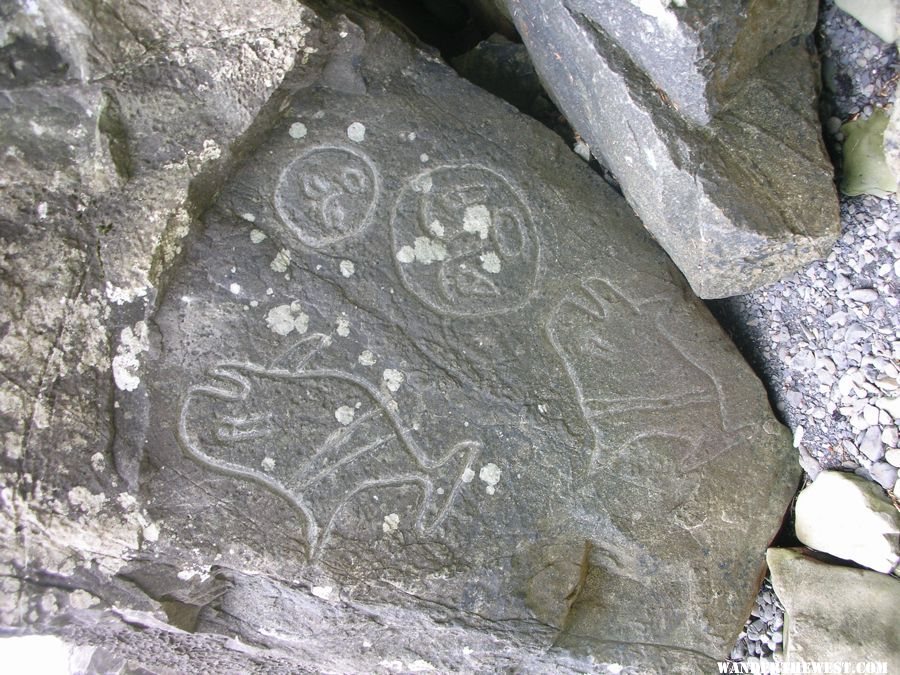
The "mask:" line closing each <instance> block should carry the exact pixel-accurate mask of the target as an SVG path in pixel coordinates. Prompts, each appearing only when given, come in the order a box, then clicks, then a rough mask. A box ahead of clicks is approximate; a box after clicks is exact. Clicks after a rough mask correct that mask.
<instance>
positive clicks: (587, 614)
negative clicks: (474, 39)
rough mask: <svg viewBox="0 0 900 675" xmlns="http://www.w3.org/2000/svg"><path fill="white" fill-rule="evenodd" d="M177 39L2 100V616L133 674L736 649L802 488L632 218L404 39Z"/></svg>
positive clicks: (312, 28) (313, 31)
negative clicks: (104, 69)
mask: <svg viewBox="0 0 900 675" xmlns="http://www.w3.org/2000/svg"><path fill="white" fill-rule="evenodd" d="M279 8H280V9H279ZM120 9H121V11H122V12H124V13H125V14H124V15H126V16H127V15H128V14H127V11H126V8H124V7H123V8H120ZM151 9H152V11H150V12H149V14H148V15H147V16H145V17H142V18H141V19H140V20H135V22H133V23H128V24H127V26H128V30H127V31H124V32H123V33H122V34H121V35H119V37H118V38H117V39H115V40H111V43H110V44H113V45H121V44H123V43H125V42H127V39H128V36H131V35H136V36H139V37H140V36H143V35H145V34H148V35H153V36H156V37H155V38H154V39H153V40H149V39H147V40H145V39H144V38H143V37H142V38H141V40H139V44H141V45H145V46H146V49H147V53H146V54H144V53H141V54H140V55H139V57H138V58H136V60H135V61H134V62H133V63H132V62H124V63H123V64H122V67H121V68H120V69H113V70H112V71H110V74H109V75H108V77H107V78H106V79H104V84H103V88H102V89H100V90H99V91H98V90H97V89H96V88H95V85H92V84H89V83H86V82H85V81H81V80H78V79H75V80H71V79H69V80H66V82H65V83H64V84H60V83H59V82H57V81H56V80H55V79H53V78H55V77H56V74H55V73H56V70H53V73H52V77H49V76H48V79H46V80H44V81H41V80H40V79H37V80H31V81H30V82H29V84H27V85H25V86H23V87H18V88H13V89H11V90H9V91H8V92H7V93H6V96H7V99H8V100H13V101H14V102H15V106H12V107H9V108H7V109H6V110H5V111H4V113H3V114H4V118H3V121H4V126H3V127H2V128H3V129H4V133H8V134H9V136H7V137H5V138H4V147H5V148H6V149H5V150H4V151H5V155H4V157H5V158H6V161H7V162H8V164H7V165H6V166H5V167H4V174H3V177H4V181H5V187H6V189H7V194H8V195H9V199H8V200H6V201H5V202H4V207H3V208H5V211H4V212H3V218H4V220H3V237H4V247H5V250H6V254H5V256H4V258H3V261H2V265H3V268H2V270H3V274H2V275H0V280H2V282H3V283H4V284H5V287H4V288H3V293H2V294H0V302H2V303H3V305H2V306H3V315H4V316H8V317H9V320H8V321H7V323H6V325H5V331H6V332H5V333H4V335H3V339H2V343H0V344H2V349H3V352H2V353H3V374H4V378H3V379H2V381H0V387H2V395H3V398H2V402H3V417H2V418H0V419H2V422H3V425H4V426H3V432H4V442H5V445H4V450H5V455H4V457H3V458H2V462H3V473H4V484H5V485H6V486H7V487H5V488H4V489H3V490H2V491H0V500H2V501H0V503H2V507H3V508H2V518H0V527H2V530H3V539H2V546H3V560H4V561H8V562H6V563H4V569H3V576H2V588H3V591H4V593H3V597H4V603H3V605H2V606H0V612H2V613H0V618H2V622H3V624H5V625H7V626H10V627H13V628H15V629H16V630H18V631H22V632H41V633H53V634H55V635H57V636H60V637H61V638H63V639H65V640H66V641H68V642H70V643H73V644H78V645H82V646H85V647H87V648H90V649H94V652H92V656H91V659H96V662H95V663H94V665H93V667H94V669H95V670H101V671H104V672H106V671H110V670H112V671H115V670H116V669H119V670H122V669H125V668H130V669H132V670H133V669H140V668H151V669H169V670H173V671H176V672H237V671H240V672H273V671H294V672H302V671H303V670H304V669H305V668H308V669H311V670H313V671H322V670H332V671H338V672H348V671H350V672H359V671H372V672H379V671H389V670H395V671H396V670H400V671H404V670H406V671H419V672H424V671H425V670H428V669H429V668H434V669H437V670H440V671H449V670H473V671H477V670H490V671H496V670H504V669H518V670H526V671H528V670H530V671H537V672H540V671H547V670H551V669H552V670H556V671H559V672H566V670H567V669H571V670H573V671H576V672H577V671H580V672H584V670H586V669H588V668H591V667H595V665H592V664H597V663H606V664H610V667H611V668H613V670H615V666H614V664H619V665H621V664H625V665H632V666H635V667H636V668H639V669H643V670H647V671H651V672H667V673H672V672H682V673H693V672H700V671H704V670H708V669H709V668H710V666H711V665H712V663H713V661H714V660H716V659H718V658H721V657H722V656H723V655H725V654H727V652H728V651H729V649H730V647H731V645H732V643H733V640H734V637H735V636H736V635H737V633H738V631H739V629H740V627H741V625H742V623H743V621H744V619H745V618H746V617H745V613H746V612H745V611H744V608H745V607H747V606H749V604H750V601H751V600H752V597H753V595H754V593H755V592H756V589H757V580H758V575H759V573H760V570H761V565H762V558H763V554H764V551H765V547H766V545H767V543H768V541H769V540H770V539H771V537H772V536H773V534H774V532H775V531H776V530H777V528H778V527H779V524H780V521H781V517H782V514H783V511H784V508H785V507H786V506H787V504H788V502H789V499H790V496H791V494H792V492H793V487H794V485H795V484H796V480H797V473H798V468H797V467H796V465H795V464H794V462H793V461H792V459H791V450H790V443H789V438H788V434H787V433H786V431H785V430H784V429H783V428H782V427H781V426H780V425H778V424H777V422H776V421H775V420H774V418H773V417H772V414H771V412H770V410H769V407H768V403H767V400H766V395H765V392H764V390H763V388H762V386H761V385H760V383H759V382H758V381H757V380H756V379H755V377H754V376H753V374H752V372H751V371H750V370H749V368H748V367H747V365H746V364H745V363H744V362H743V361H742V359H741V358H740V356H739V355H738V353H737V352H736V350H735V349H734V348H733V347H732V346H731V344H730V343H729V342H728V340H727V338H726V337H725V336H724V335H723V334H722V332H721V330H720V329H719V328H718V326H717V325H716V323H715V321H714V320H713V319H712V317H711V316H710V315H709V313H708V312H707V311H706V310H705V308H704V307H703V305H702V304H701V303H700V302H699V301H698V300H697V299H696V297H694V296H693V295H692V294H691V292H690V290H689V289H688V287H687V285H686V283H685V282H684V280H683V278H682V277H681V275H680V274H679V273H678V271H677V270H676V269H675V268H674V266H672V265H671V263H670V262H669V261H668V259H667V257H666V256H665V254H664V253H663V252H662V251H661V250H660V249H659V248H658V247H657V246H656V245H655V244H654V243H653V242H652V240H651V239H650V238H649V236H648V235H647V234H646V233H645V232H644V231H643V230H642V228H641V227H640V223H639V222H638V220H637V219H636V218H635V217H634V215H633V214H632V213H631V212H630V210H629V209H628V207H627V205H626V204H625V202H624V200H622V199H621V198H620V197H618V196H617V195H616V194H615V193H614V192H613V191H612V190H611V189H609V188H608V187H606V186H605V184H603V183H602V182H601V181H600V180H599V179H598V178H597V177H596V176H595V175H593V174H592V173H590V172H589V171H588V170H587V169H586V168H585V167H584V165H583V163H582V162H581V161H580V160H578V159H577V158H576V157H574V156H573V155H572V154H571V153H570V152H569V151H568V149H567V148H566V147H565V146H564V145H563V144H562V143H561V142H560V141H559V139H557V138H556V137H555V136H554V135H552V134H551V133H549V132H548V131H547V130H546V129H544V128H543V127H541V126H540V125H539V124H537V123H535V122H533V121H531V120H529V119H527V118H524V117H522V116H520V115H518V114H517V113H515V112H514V111H513V110H512V109H511V108H510V107H509V106H507V105H504V104H501V103H499V102H498V101H497V100H496V99H494V98H493V97H491V96H489V95H487V94H485V93H483V92H481V91H480V90H478V89H477V88H475V87H473V86H472V85H470V84H467V83H465V82H463V81H462V80H460V79H459V78H458V77H457V76H456V75H455V74H454V73H453V72H452V71H451V70H450V69H449V68H448V67H447V66H445V65H444V64H442V63H440V62H439V61H438V60H437V59H435V58H434V57H433V56H431V55H429V54H428V53H425V52H422V51H419V50H418V49H416V48H415V47H414V46H412V45H411V44H410V43H409V42H408V41H407V40H406V39H404V38H401V37H399V36H398V35H397V34H396V33H394V32H391V31H389V30H387V29H385V28H384V27H383V26H382V25H380V24H378V23H377V22H374V21H372V20H371V19H365V18H363V17H357V18H355V19H354V20H349V19H345V18H333V19H325V18H321V17H319V16H317V15H315V14H313V13H312V12H310V11H309V10H308V9H306V8H302V7H301V6H295V5H284V6H282V5H268V4H265V5H263V6H261V8H260V9H259V10H258V11H259V12H261V13H262V14H261V15H262V16H269V17H270V18H271V24H269V25H268V27H267V28H264V29H262V28H261V29H260V30H261V31H262V32H263V33H264V34H265V36H266V38H265V40H263V38H261V37H259V36H258V35H257V34H255V33H254V34H253V35H252V36H249V35H247V34H245V33H242V32H241V31H240V26H241V25H244V23H243V22H245V21H248V20H249V19H248V18H247V17H240V16H238V15H239V14H240V12H241V11H242V10H241V9H240V8H239V7H238V6H231V5H218V4H216V5H213V4H209V5H204V4H199V3H198V4H195V5H193V9H192V10H191V11H192V12H194V13H195V14H194V15H195V16H196V17H198V18H199V17H202V16H203V15H205V14H209V15H210V16H209V18H210V19H212V17H213V15H215V16H216V17H219V18H222V21H224V22H225V23H224V24H217V25H218V26H219V27H220V29H221V31H222V33H221V34H217V36H216V37H217V39H216V40H211V39H210V36H209V35H206V34H203V33H202V32H199V33H197V34H196V35H195V34H194V32H192V31H193V30H194V29H196V30H198V31H199V30H200V26H199V23H198V22H195V23H194V24H193V28H192V29H190V30H187V29H186V32H185V33H184V34H181V33H178V34H177V35H174V34H173V33H171V32H167V28H166V27H169V28H172V30H175V28H177V27H179V26H183V25H191V22H190V21H187V24H185V23H183V22H180V21H174V20H173V22H172V23H171V25H170V23H168V22H169V20H170V19H169V17H171V16H174V13H175V7H174V6H170V5H168V4H166V3H159V5H157V6H155V7H154V8H151ZM295 9H296V13H295ZM254 11H257V10H254ZM278 11H283V12H284V14H282V15H280V18H278ZM73 12H74V10H73ZM119 16H122V14H120V15H119ZM230 16H234V18H233V22H234V23H233V25H232V24H228V21H230V20H232V19H228V17H230ZM254 16H255V15H254ZM142 22H143V23H142ZM88 23H89V24H90V22H88ZM99 24H100V25H98V26H96V27H95V28H92V31H95V32H96V34H97V38H96V40H95V41H93V42H90V44H95V45H100V46H102V45H104V44H106V43H105V42H104V39H106V38H104V31H106V30H110V31H113V29H114V28H116V27H117V26H119V24H118V23H116V22H115V21H112V20H111V19H110V20H109V21H108V22H107V21H106V20H102V21H100V22H99ZM229 25H230V28H229ZM124 33H127V35H125V34H124ZM92 34H93V33H92ZM173 35H174V37H173ZM167 36H168V37H167ZM279 36H280V37H279ZM290 36H293V37H290ZM195 38H196V40H202V44H196V45H194V44H193V43H192V42H190V41H191V40H193V39H195ZM258 40H262V42H258ZM266 40H268V42H266ZM291 40H295V41H294V42H291ZM123 41H125V42H123ZM184 41H187V43H188V46H184ZM297 41H300V42H297ZM48 44H50V42H48ZM257 44H262V45H270V46H271V48H272V49H282V48H283V49H284V50H286V54H287V56H286V57H285V58H286V59H287V60H286V61H280V60H279V59H274V57H273V60H272V61H268V60H265V59H262V60H261V59H258V58H256V56H258V52H257V51H254V49H253V47H252V45H257ZM85 49H86V50H87V51H88V52H90V50H91V49H93V47H89V46H88V44H87V43H86V45H85ZM98 49H99V48H98ZM110 49H111V47H110ZM135 49H138V48H137V47H135ZM194 49H196V50H198V51H192V50H194ZM259 49H260V50H261V51H262V52H263V53H269V52H265V50H264V49H263V48H262V47H260V48H259ZM101 51H102V50H101ZM251 53H252V54H251ZM274 53H276V54H281V52H274ZM254 55H255V56H254ZM66 58H68V57H66ZM123 58H124V57H123ZM241 58H245V59H246V61H241V60H240V59H241ZM60 59H62V57H60ZM284 63H286V64H287V66H286V67H285V68H283V69H279V68H280V66H279V68H276V67H275V66H274V65H272V64H284ZM148 64H149V65H148ZM242 64H243V65H242ZM266 64H269V65H266ZM92 67H93V66H92ZM270 67H271V68H272V70H269V68H270ZM244 68H247V69H248V70H246V71H245V70H243V69H244ZM210 69H213V70H210ZM234 69H237V71H235V70H234ZM213 73H214V74H215V76H214V75H213ZM62 93H65V94H66V96H67V98H66V97H63V96H62ZM29 97H30V98H29ZM50 101H64V102H66V103H65V104H64V105H63V104H62V103H60V104H51V103H50ZM189 104H191V105H193V107H191V105H189ZM17 115H18V116H19V121H18V122H16V123H12V122H10V123H9V124H7V120H13V119H14V118H15V116H17ZM32 120H33V121H34V124H32V123H31V121H32ZM66 125H69V126H66ZM70 129H75V130H79V129H80V130H81V131H75V132H71V133H70V132H69V131H68V130H70ZM39 130H40V131H39ZM29 134H30V135H29ZM34 135H39V136H41V135H42V137H43V138H47V139H50V140H53V141H54V143H55V144H54V143H50V142H49V141H48V143H46V144H42V143H41V142H39V141H37V140H35V139H34V138H33V136H34ZM7 139H12V140H7ZM29 144H30V145H29ZM9 148H16V149H18V150H9ZM29 148H47V150H46V153H45V154H44V155H41V154H40V153H35V152H30V151H29V152H26V150H29ZM598 205H599V208H598ZM201 214H203V215H202V219H201V218H200V215H201ZM754 466H765V467H766V470H765V471H764V472H761V473H760V475H761V476H764V478H761V479H757V480H755V481H753V483H752V485H749V486H748V484H747V481H746V475H747V472H748V471H752V470H753V467H754Z"/></svg>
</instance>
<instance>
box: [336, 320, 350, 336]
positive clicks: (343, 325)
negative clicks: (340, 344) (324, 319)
mask: <svg viewBox="0 0 900 675" xmlns="http://www.w3.org/2000/svg"><path fill="white" fill-rule="evenodd" d="M337 334H338V335H340V336H341V337H347V336H348V335H350V322H349V321H347V319H344V318H340V319H338V320H337Z"/></svg>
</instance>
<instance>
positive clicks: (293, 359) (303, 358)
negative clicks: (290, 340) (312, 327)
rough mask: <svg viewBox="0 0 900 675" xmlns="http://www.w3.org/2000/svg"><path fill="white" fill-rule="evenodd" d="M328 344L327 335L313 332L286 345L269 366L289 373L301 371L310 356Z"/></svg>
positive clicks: (309, 359) (329, 339)
mask: <svg viewBox="0 0 900 675" xmlns="http://www.w3.org/2000/svg"><path fill="white" fill-rule="evenodd" d="M330 344H331V338H330V337H329V336H328V335H324V334H322V333H313V334H311V335H308V336H306V337H304V338H303V339H302V340H299V341H298V342H295V343H294V344H293V345H291V346H290V347H288V349H287V351H285V352H284V353H282V354H281V355H280V356H278V357H276V358H275V360H274V361H272V363H271V364H270V366H269V367H270V368H272V369H274V370H286V371H288V372H291V373H299V372H302V371H303V370H304V369H305V368H306V365H307V364H308V363H309V362H310V361H311V360H312V358H313V357H314V356H315V355H316V354H318V353H319V352H320V351H322V350H323V349H325V348H326V347H327V346H328V345H330Z"/></svg>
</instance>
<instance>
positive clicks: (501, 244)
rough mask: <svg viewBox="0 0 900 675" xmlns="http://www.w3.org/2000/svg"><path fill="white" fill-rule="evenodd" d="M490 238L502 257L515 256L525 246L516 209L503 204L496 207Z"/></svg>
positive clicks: (521, 225)
mask: <svg viewBox="0 0 900 675" xmlns="http://www.w3.org/2000/svg"><path fill="white" fill-rule="evenodd" d="M493 225H494V227H493V228H492V230H491V238H492V239H493V240H494V243H495V244H496V246H497V248H498V249H499V250H500V253H502V254H503V256H504V257H507V258H509V257H513V256H517V255H519V254H520V253H521V252H522V249H523V248H524V247H525V229H524V226H523V224H522V218H521V216H520V214H519V212H518V211H517V210H516V209H513V208H510V207H508V206H505V207H503V208H500V209H497V211H496V212H495V213H494V219H493Z"/></svg>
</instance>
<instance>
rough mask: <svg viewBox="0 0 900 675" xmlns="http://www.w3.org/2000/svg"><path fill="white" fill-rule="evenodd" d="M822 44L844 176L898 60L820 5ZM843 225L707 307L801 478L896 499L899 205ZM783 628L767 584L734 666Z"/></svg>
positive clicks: (868, 199) (844, 202) (846, 203)
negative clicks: (785, 438)
mask: <svg viewBox="0 0 900 675" xmlns="http://www.w3.org/2000/svg"><path fill="white" fill-rule="evenodd" d="M817 37H818V44H819V50H820V54H821V57H822V70H823V81H824V84H825V89H824V91H823V101H822V105H823V115H822V118H823V120H824V124H823V132H824V134H825V137H826V144H827V145H828V146H829V150H830V151H831V152H832V157H833V159H834V161H835V165H836V166H837V167H838V171H840V151H841V141H843V135H842V134H841V131H840V129H841V124H843V123H844V122H847V121H850V120H851V119H854V118H856V117H863V118H867V117H868V116H870V115H871V114H872V111H873V110H874V109H876V108H887V107H889V106H890V105H891V104H892V101H893V97H894V91H895V88H896V84H897V78H898V74H900V63H898V58H897V48H896V46H895V45H893V44H888V43H884V42H882V41H881V40H880V39H879V38H878V37H876V36H875V35H874V34H872V33H870V32H869V31H867V30H866V29H864V28H862V27H861V26H860V25H859V23H857V21H856V20H855V19H853V18H852V17H850V16H849V15H848V14H845V13H843V12H842V11H841V10H839V9H837V8H836V7H835V6H834V3H833V2H832V1H831V0H826V1H825V2H824V3H823V5H822V9H821V15H820V23H819V32H818V35H817ZM841 228H842V234H841V238H840V240H839V241H838V242H837V243H836V244H835V246H834V248H833V249H832V251H831V253H830V254H829V255H828V257H827V258H826V259H825V260H823V261H820V262H817V263H814V264H813V265H810V266H809V267H807V268H805V269H803V270H801V271H800V272H798V273H796V274H794V275H793V276H791V277H790V278H788V279H785V280H784V281H782V282H779V283H776V284H772V285H770V286H767V287H766V288H763V289H760V290H759V291H756V292H754V293H751V294H749V295H745V296H739V297H736V298H730V299H728V300H724V301H719V302H715V303H710V304H711V308H712V309H713V311H714V312H715V313H716V314H717V315H718V316H719V317H720V319H721V320H722V321H723V323H724V324H725V325H726V326H728V327H729V329H730V330H731V331H732V333H733V335H734V337H735V339H736V341H737V342H738V343H739V344H740V345H741V346H742V348H743V350H744V352H745V355H746V356H747V357H748V358H749V360H750V361H751V362H752V363H753V364H754V366H755V368H756V370H757V372H758V373H760V375H761V377H762V378H763V380H764V381H765V382H766V384H767V386H768V388H769V392H770V395H771V397H772V399H773V402H774V404H775V406H776V408H777V409H778V411H779V414H780V415H781V417H782V419H783V420H784V421H785V423H786V424H788V426H790V428H791V429H792V430H793V432H794V443H795V446H796V447H797V451H798V455H799V457H798V459H799V461H800V464H801V465H802V466H803V468H804V470H805V471H806V473H807V476H808V478H809V479H812V478H815V476H816V475H817V474H818V473H819V472H820V471H821V470H823V469H826V468H828V469H831V468H837V469H844V470H848V471H854V472H856V473H858V474H860V475H862V476H864V477H866V478H869V479H872V480H875V481H876V482H878V483H879V484H880V485H881V486H882V487H884V488H885V489H888V490H889V491H890V492H891V494H892V493H893V491H894V490H898V491H900V485H897V484H896V481H897V466H896V464H897V462H898V460H900V451H898V450H897V447H898V435H900V433H898V422H900V419H898V418H900V409H898V408H900V307H898V305H900V203H898V200H897V196H896V195H892V196H891V197H888V198H878V197H872V196H859V197H845V196H843V195H842V196H841ZM892 496H893V495H892ZM895 503H896V498H895ZM770 614H771V617H772V618H769V617H770ZM776 618H777V621H776ZM761 622H762V623H761ZM776 624H777V625H776ZM782 631H783V608H782V607H781V605H780V603H779V602H778V600H777V598H775V596H774V592H773V591H772V588H771V585H770V584H769V582H768V580H767V581H765V582H764V584H763V587H762V589H761V590H760V594H759V597H758V598H757V603H756V608H755V609H754V612H753V614H752V615H751V617H750V618H749V620H748V621H747V624H746V626H745V628H744V630H743V631H742V633H741V635H740V637H739V638H738V641H737V643H736V645H735V647H734V649H733V651H732V654H731V658H732V660H735V661H758V660H760V659H762V660H764V661H765V660H771V658H772V655H773V654H777V653H779V652H780V651H781V645H782V643H783V634H782Z"/></svg>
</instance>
